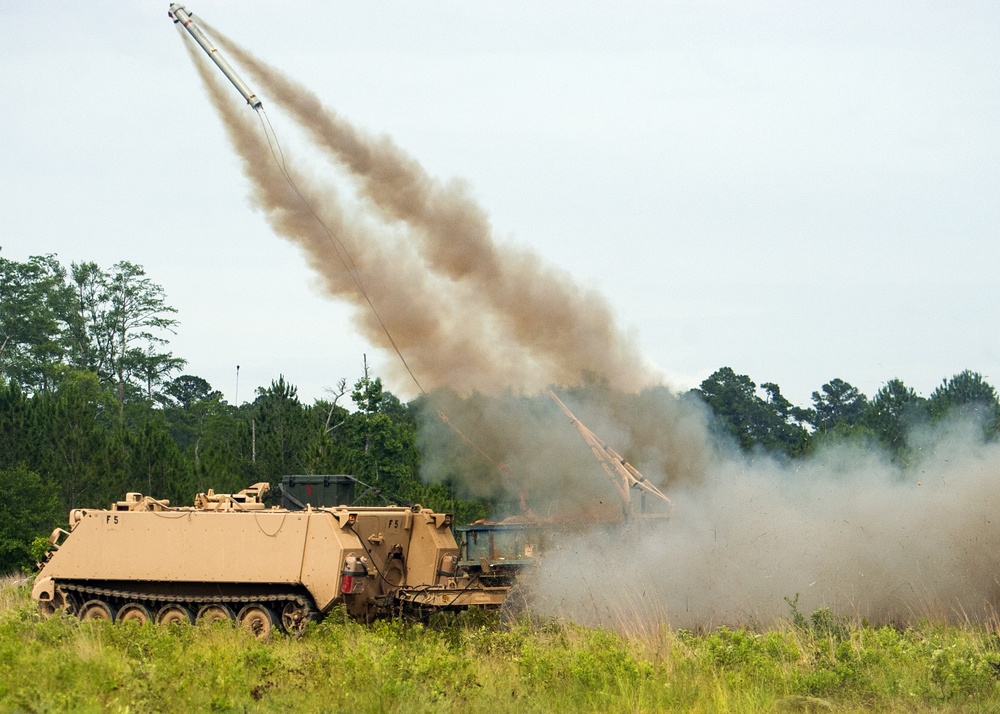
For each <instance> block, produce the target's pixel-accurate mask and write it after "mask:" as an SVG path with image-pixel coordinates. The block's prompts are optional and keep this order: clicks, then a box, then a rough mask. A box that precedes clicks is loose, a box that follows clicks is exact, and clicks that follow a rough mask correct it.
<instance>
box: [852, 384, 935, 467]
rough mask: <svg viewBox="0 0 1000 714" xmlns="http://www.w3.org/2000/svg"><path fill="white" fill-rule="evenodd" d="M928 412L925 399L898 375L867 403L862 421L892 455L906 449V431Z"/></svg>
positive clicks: (898, 454)
mask: <svg viewBox="0 0 1000 714" xmlns="http://www.w3.org/2000/svg"><path fill="white" fill-rule="evenodd" d="M927 415H928V411H927V400H925V399H923V398H922V397H920V396H919V395H918V394H917V393H916V392H915V391H914V390H913V389H910V388H909V387H907V386H906V385H905V384H903V381H902V380H900V379H890V380H889V381H888V382H886V383H885V384H884V385H883V386H882V388H881V389H879V390H878V392H876V393H875V396H874V397H873V398H872V400H871V401H870V402H869V403H868V409H867V410H866V411H865V417H864V423H865V425H866V426H868V427H869V428H870V429H871V430H872V431H873V432H874V433H875V435H876V436H877V438H878V439H879V441H881V442H882V444H884V445H885V446H886V447H887V448H888V449H889V450H890V451H891V452H892V453H893V454H894V455H896V456H897V457H899V456H901V455H902V454H903V453H904V452H905V449H906V435H907V434H908V433H909V431H910V430H911V429H912V428H913V427H914V426H917V425H918V424H921V423H923V422H924V421H925V420H926V418H927Z"/></svg>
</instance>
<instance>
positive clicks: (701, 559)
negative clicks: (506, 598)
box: [533, 421, 1000, 629]
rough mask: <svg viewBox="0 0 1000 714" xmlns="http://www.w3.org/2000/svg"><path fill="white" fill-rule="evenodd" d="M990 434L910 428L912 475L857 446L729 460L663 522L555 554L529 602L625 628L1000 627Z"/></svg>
mask: <svg viewBox="0 0 1000 714" xmlns="http://www.w3.org/2000/svg"><path fill="white" fill-rule="evenodd" d="M981 435H982V430H981V428H980V425H978V424H975V423H969V422H962V421H956V422H950V423H948V424H945V425H941V426H939V427H937V428H936V429H935V430H934V431H932V432H925V433H923V434H914V435H913V436H912V443H913V444H914V445H915V453H917V454H918V456H917V460H916V462H915V463H913V464H911V465H910V466H909V467H907V468H902V467H899V466H897V465H894V464H892V463H890V462H889V460H888V459H887V458H886V456H885V455H884V454H882V453H880V452H879V450H878V449H876V448H861V447H858V446H852V447H847V446H838V447H832V448H829V449H826V450H824V451H822V452H821V453H818V454H816V455H815V456H812V457H809V458H806V459H802V460H797V461H795V462H793V463H792V464H789V463H782V462H778V461H774V460H771V459H769V458H767V457H756V458H750V457H746V456H742V455H735V454H733V453H728V454H727V455H725V456H722V455H721V454H720V455H719V456H718V458H717V459H716V460H715V461H714V463H713V464H712V466H711V467H710V468H709V469H708V470H707V471H706V473H705V478H704V480H703V481H702V482H700V483H697V484H687V485H685V486H680V487H678V488H675V489H673V490H671V491H670V496H671V497H672V498H673V501H674V504H675V515H674V518H673V519H672V520H671V522H670V523H669V524H667V525H666V526H665V527H661V528H658V529H649V530H646V531H645V532H642V531H639V532H632V533H628V532H622V531H618V532H616V533H614V534H613V535H608V534H602V533H594V534H592V535H590V536H588V537H587V538H585V539H573V540H568V541H567V542H565V543H562V544H561V547H560V548H558V549H554V550H553V551H552V555H551V556H550V557H549V558H547V559H546V561H545V566H544V567H543V568H540V569H539V571H538V573H537V580H536V582H535V595H536V597H535V600H534V602H533V605H534V607H535V608H536V609H537V611H538V612H541V613H545V614H550V615H562V616H571V617H573V618H574V619H576V620H578V621H583V622H588V623H599V624H603V625H607V626H611V627H621V628H625V629H628V628H636V629H639V628H641V627H642V626H648V624H649V623H658V622H659V623H667V624H669V625H671V626H673V627H684V628H710V627H714V626H718V625H722V624H728V625H740V624H747V623H750V624H764V625H767V624H770V623H771V622H773V621H774V620H775V619H776V618H778V617H791V616H792V603H795V608H796V609H797V610H798V612H799V613H801V614H803V615H804V616H805V617H807V618H808V617H809V616H810V614H811V613H812V612H814V611H816V610H817V609H819V608H824V607H825V608H829V609H831V610H832V611H833V612H834V613H836V614H837V616H839V617H843V618H850V619H855V620H861V619H867V620H868V621H870V622H873V623H885V622H898V623H906V622H913V621H915V620H917V619H920V618H933V619H941V620H948V621H953V622H966V621H974V622H983V621H995V617H996V607H997V605H998V602H1000V600H998V596H1000V580H998V575H997V568H996V553H997V552H1000V529H998V523H997V513H998V507H1000V497H998V496H997V489H996V484H997V483H998V480H1000V446H998V445H997V444H995V443H994V444H986V443H983V442H982V436H981ZM647 475H648V474H647ZM786 598H787V600H786Z"/></svg>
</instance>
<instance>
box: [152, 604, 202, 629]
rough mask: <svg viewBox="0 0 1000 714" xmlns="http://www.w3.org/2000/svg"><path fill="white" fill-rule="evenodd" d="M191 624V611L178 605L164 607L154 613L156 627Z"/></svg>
mask: <svg viewBox="0 0 1000 714" xmlns="http://www.w3.org/2000/svg"><path fill="white" fill-rule="evenodd" d="M193 623H194V618H193V617H191V611H190V610H188V609H187V607H185V606H184V605H180V604H178V603H170V604H169V605H164V606H163V607H161V608H160V609H159V611H158V612H157V613H156V624H157V625H191V624H193Z"/></svg>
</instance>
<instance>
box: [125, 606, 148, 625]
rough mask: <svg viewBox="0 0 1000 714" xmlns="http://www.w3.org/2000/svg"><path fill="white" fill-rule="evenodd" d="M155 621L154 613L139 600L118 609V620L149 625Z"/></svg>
mask: <svg viewBox="0 0 1000 714" xmlns="http://www.w3.org/2000/svg"><path fill="white" fill-rule="evenodd" d="M152 621H153V613H151V612H150V611H149V608H148V607H146V606H145V605H143V604H142V603H138V602H130V603H129V604H128V605H126V606H125V607H123V608H122V609H121V610H119V611H118V622H138V623H139V624H140V625H147V624H149V623H150V622H152Z"/></svg>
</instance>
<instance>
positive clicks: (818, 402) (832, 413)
mask: <svg viewBox="0 0 1000 714" xmlns="http://www.w3.org/2000/svg"><path fill="white" fill-rule="evenodd" d="M812 401H813V417H812V419H811V420H810V421H811V423H812V425H813V426H814V427H816V430H817V431H821V432H822V431H830V430H832V429H834V428H836V427H837V426H839V425H844V426H846V427H854V426H857V425H859V424H860V423H861V421H862V419H863V418H864V416H865V410H866V408H867V407H868V398H867V397H866V396H865V395H864V394H862V393H861V392H859V391H858V389H857V387H854V386H852V385H851V384H849V383H847V382H845V381H844V380H842V379H839V378H836V379H831V380H830V381H829V382H827V383H826V384H824V385H823V391H822V392H813V393H812Z"/></svg>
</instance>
